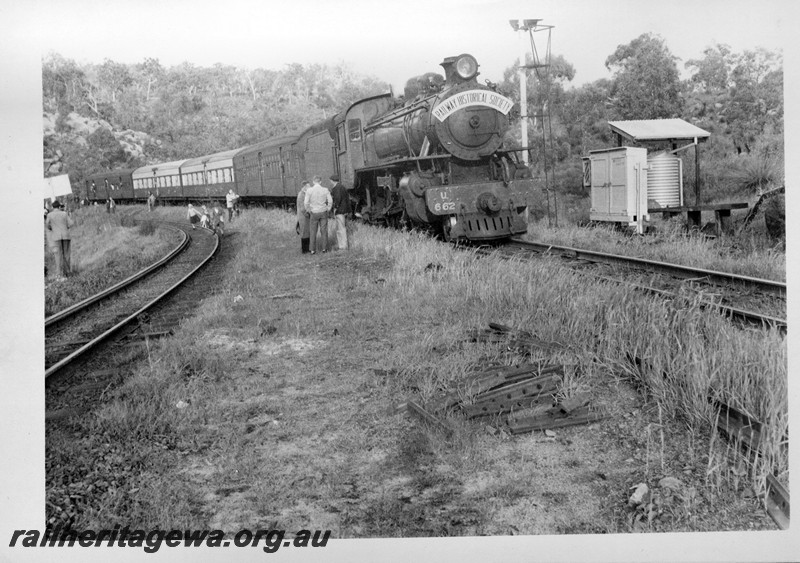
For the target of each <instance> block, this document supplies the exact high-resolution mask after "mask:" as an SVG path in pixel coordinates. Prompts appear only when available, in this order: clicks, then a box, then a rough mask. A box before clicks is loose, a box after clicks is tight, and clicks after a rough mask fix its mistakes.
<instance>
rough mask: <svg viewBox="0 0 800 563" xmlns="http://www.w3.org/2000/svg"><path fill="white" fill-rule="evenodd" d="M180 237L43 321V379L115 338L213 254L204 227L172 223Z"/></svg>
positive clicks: (214, 240)
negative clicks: (154, 258)
mask: <svg viewBox="0 0 800 563" xmlns="http://www.w3.org/2000/svg"><path fill="white" fill-rule="evenodd" d="M173 227H175V228H178V229H180V230H182V231H183V232H184V234H185V239H184V242H182V243H181V245H179V246H178V247H177V248H176V249H175V250H173V251H172V252H171V253H170V254H169V255H168V256H166V257H165V258H164V259H162V260H160V261H159V262H157V263H156V264H154V265H153V266H150V267H149V268H146V269H145V270H142V271H141V272H139V273H137V274H135V275H134V276H131V277H130V278H128V279H126V280H124V281H123V282H121V283H119V284H117V285H116V286H114V287H112V288H109V289H108V290H105V291H103V292H101V293H99V294H97V295H95V296H93V297H90V298H89V299H86V300H84V301H82V302H81V303H78V304H76V305H75V306H73V307H70V308H69V309H67V310H65V311H61V312H59V313H57V314H56V315H53V316H51V317H50V318H48V319H47V320H46V321H45V378H49V377H51V376H52V375H53V374H55V373H56V372H58V371H60V370H62V369H63V368H64V367H66V366H67V365H69V364H70V363H72V362H74V361H75V360H77V359H78V358H80V357H82V356H85V355H86V354H87V353H88V352H90V351H91V350H92V349H94V348H95V347H96V346H98V345H99V344H100V343H102V342H103V341H105V340H107V339H109V338H110V337H112V336H114V335H115V334H118V333H119V332H120V331H121V330H122V329H124V328H125V327H127V326H129V325H131V324H132V323H133V322H134V321H137V320H139V321H141V320H142V318H143V317H144V316H146V315H145V314H146V312H147V311H148V310H149V309H150V308H151V307H153V306H154V305H156V304H157V303H158V302H159V301H161V300H162V299H163V298H164V297H166V296H167V295H169V294H170V293H172V292H173V291H174V290H175V289H177V288H178V287H180V286H181V284H183V283H184V282H186V281H187V280H188V279H189V278H191V277H192V276H193V275H194V274H195V273H196V272H197V271H198V270H200V269H201V268H202V267H203V266H204V265H205V264H206V263H207V262H208V261H209V260H210V259H211V258H212V257H213V256H214V254H215V253H216V252H217V250H218V248H219V239H218V237H217V236H216V235H215V234H214V233H212V232H211V231H209V230H207V229H196V230H193V229H191V228H189V226H187V225H179V224H173Z"/></svg>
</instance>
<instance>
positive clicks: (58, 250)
mask: <svg viewBox="0 0 800 563" xmlns="http://www.w3.org/2000/svg"><path fill="white" fill-rule="evenodd" d="M45 224H46V225H47V230H48V231H50V236H49V239H50V248H51V249H52V251H53V254H54V255H55V259H56V275H57V276H58V277H59V279H64V278H65V277H66V276H68V275H69V274H70V243H71V238H72V237H71V236H70V232H69V230H70V229H71V228H72V227H73V226H74V224H75V223H74V222H73V221H72V217H70V216H69V214H68V213H67V212H66V211H64V210H62V209H61V202H60V201H58V200H56V201H54V202H53V210H52V211H51V212H50V213H48V214H47V220H46V221H45Z"/></svg>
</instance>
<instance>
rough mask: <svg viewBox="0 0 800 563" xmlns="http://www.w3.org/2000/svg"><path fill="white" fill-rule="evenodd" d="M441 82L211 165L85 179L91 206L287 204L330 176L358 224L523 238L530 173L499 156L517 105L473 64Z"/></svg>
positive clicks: (448, 71)
mask: <svg viewBox="0 0 800 563" xmlns="http://www.w3.org/2000/svg"><path fill="white" fill-rule="evenodd" d="M441 66H442V67H443V68H444V77H442V76H441V75H440V74H436V73H427V74H423V75H421V76H418V77H415V78H412V79H410V80H409V81H408V82H407V84H406V86H405V90H404V95H403V96H402V97H400V98H395V97H393V96H392V94H391V93H387V94H381V95H378V96H373V97H370V98H366V99H363V100H359V101H357V102H355V103H353V104H352V105H351V106H350V107H348V108H347V109H346V110H344V111H342V112H341V113H339V114H337V115H335V116H333V117H331V118H329V119H327V120H325V121H322V122H320V123H317V124H315V125H313V126H311V127H309V128H308V129H306V130H305V131H303V132H302V133H300V134H297V135H289V136H285V137H278V138H273V139H269V140H267V141H263V142H261V143H257V144H254V145H250V146H247V147H244V148H239V149H233V150H229V151H225V152H221V153H216V154H212V155H206V156H201V157H197V158H192V159H188V160H181V161H174V162H167V163H161V164H152V165H147V166H143V167H140V168H136V169H129V170H116V171H112V172H104V173H100V174H96V175H93V176H90V177H89V178H88V179H87V180H86V183H85V186H84V192H83V193H84V194H85V195H86V197H87V198H88V199H89V200H94V201H102V200H105V199H107V198H108V197H113V198H114V199H115V200H116V201H117V202H119V203H125V202H140V201H145V200H146V199H147V197H148V196H149V194H150V193H154V194H155V195H156V196H157V197H158V198H159V199H160V200H161V201H166V202H176V203H177V202H186V201H202V200H213V199H223V198H224V196H225V194H226V193H227V192H228V190H229V189H233V190H234V191H235V192H236V193H237V194H239V196H240V197H241V198H242V201H243V202H244V203H248V202H250V203H256V202H273V203H286V204H291V203H293V202H294V201H295V199H296V196H297V193H298V192H299V189H300V186H301V183H302V181H303V180H304V179H306V178H310V177H311V176H314V175H319V176H321V177H324V178H328V177H329V176H330V175H333V174H337V175H338V176H339V177H340V181H341V182H342V183H343V184H344V185H345V187H347V188H348V189H349V190H350V194H351V199H352V200H353V201H354V202H356V206H355V208H356V213H357V214H358V215H359V216H360V217H361V218H362V219H363V220H365V221H367V222H373V223H383V224H388V225H398V224H402V223H409V224H410V225H412V226H417V227H425V228H429V229H432V230H435V231H437V232H438V233H439V234H441V235H442V236H443V237H444V238H445V239H446V240H477V241H487V240H496V239H503V238H507V237H510V236H512V235H516V234H521V233H524V232H526V230H527V195H528V194H529V193H530V192H531V191H532V189H533V182H534V180H533V178H532V174H531V170H530V169H529V167H528V166H526V165H525V164H523V163H522V162H521V160H520V158H519V155H520V152H521V151H520V149H512V148H504V146H503V145H504V143H503V138H504V135H505V133H506V132H507V131H508V128H509V117H508V115H509V111H510V110H511V108H512V106H513V102H512V101H511V100H510V99H508V98H507V97H505V96H503V95H502V94H500V93H499V92H498V91H497V90H496V89H495V88H494V86H493V85H491V84H490V83H488V82H487V85H481V84H479V83H478V82H477V76H478V62H477V61H476V60H475V58H474V57H473V56H472V55H468V54H462V55H459V56H457V57H448V58H446V59H445V60H444V61H443V62H442V63H441Z"/></svg>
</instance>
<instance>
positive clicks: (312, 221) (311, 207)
mask: <svg viewBox="0 0 800 563" xmlns="http://www.w3.org/2000/svg"><path fill="white" fill-rule="evenodd" d="M320 182H322V178H320V177H319V176H314V185H313V186H311V187H310V188H308V191H307V192H306V197H305V200H304V201H303V205H304V207H305V209H306V211H308V212H309V213H310V214H311V217H310V218H309V226H308V228H309V231H310V235H311V240H310V241H309V244H310V248H311V254H316V252H317V229H319V230H320V233H321V234H322V252H327V251H328V211H330V210H331V207H333V199H332V198H331V192H330V191H328V188H326V187H325V186H323V185H322V184H321V183H320Z"/></svg>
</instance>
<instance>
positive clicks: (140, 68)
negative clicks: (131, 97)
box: [134, 58, 165, 102]
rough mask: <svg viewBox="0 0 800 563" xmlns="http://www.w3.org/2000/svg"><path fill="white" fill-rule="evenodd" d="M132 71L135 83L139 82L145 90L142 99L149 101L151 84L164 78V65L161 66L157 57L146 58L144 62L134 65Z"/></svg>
mask: <svg viewBox="0 0 800 563" xmlns="http://www.w3.org/2000/svg"><path fill="white" fill-rule="evenodd" d="M134 72H135V75H136V82H137V84H140V87H141V88H142V89H143V90H144V91H145V98H144V99H145V101H146V102H149V101H150V96H151V95H152V92H153V86H155V85H156V84H157V83H158V82H159V81H163V79H164V74H165V70H164V67H162V66H161V63H160V62H159V61H158V59H153V58H146V59H145V60H144V62H142V63H139V64H138V65H136V67H135V68H134Z"/></svg>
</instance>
